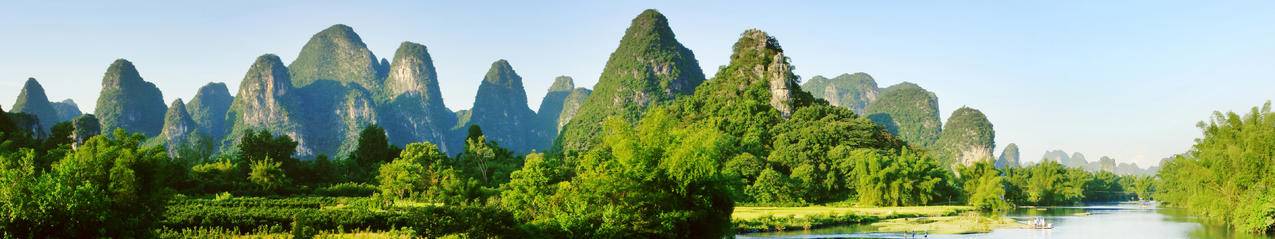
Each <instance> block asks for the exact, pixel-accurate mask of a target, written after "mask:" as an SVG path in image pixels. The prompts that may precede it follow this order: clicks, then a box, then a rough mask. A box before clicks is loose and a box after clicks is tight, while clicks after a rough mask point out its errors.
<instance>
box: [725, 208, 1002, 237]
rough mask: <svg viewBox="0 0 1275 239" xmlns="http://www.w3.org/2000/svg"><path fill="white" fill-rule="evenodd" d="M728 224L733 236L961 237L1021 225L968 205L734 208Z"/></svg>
mask: <svg viewBox="0 0 1275 239" xmlns="http://www.w3.org/2000/svg"><path fill="white" fill-rule="evenodd" d="M731 222H732V223H733V225H734V227H735V231H736V232H737V233H754V232H774V231H793V230H810V229H817V228H824V227H832V226H842V225H852V224H867V225H870V226H872V227H873V228H876V229H877V230H878V231H880V232H928V233H932V234H965V233H980V232H988V231H991V230H993V229H998V228H1013V227H1021V226H1022V224H1019V223H1017V222H1015V221H1013V220H1012V219H1008V218H991V217H985V216H982V215H979V214H978V213H976V212H974V208H972V207H968V206H916V207H833V206H807V207H735V211H734V213H733V214H732V215H731Z"/></svg>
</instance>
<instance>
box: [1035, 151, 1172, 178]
mask: <svg viewBox="0 0 1275 239" xmlns="http://www.w3.org/2000/svg"><path fill="white" fill-rule="evenodd" d="M1041 161H1042V162H1044V161H1051V162H1058V163H1059V164H1062V165H1063V166H1067V167H1069V168H1079V169H1084V170H1086V171H1090V172H1097V171H1108V172H1112V173H1115V174H1119V175H1144V176H1149V175H1155V173H1156V172H1158V171H1160V166H1159V165H1152V166H1150V167H1147V168H1142V167H1139V166H1138V164H1137V163H1116V160H1115V159H1114V158H1111V157H1107V156H1102V157H1100V158H1098V160H1097V161H1092V162H1090V161H1088V160H1086V159H1085V155H1084V154H1082V153H1080V152H1075V153H1072V154H1071V155H1067V152H1065V151H1062V150H1050V151H1045V155H1043V156H1041Z"/></svg>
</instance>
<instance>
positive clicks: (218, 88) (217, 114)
mask: <svg viewBox="0 0 1275 239" xmlns="http://www.w3.org/2000/svg"><path fill="white" fill-rule="evenodd" d="M233 101H234V97H233V96H231V95H230V91H229V90H227V89H226V84H225V83H208V84H207V85H204V86H202V87H199V91H198V92H197V93H195V98H191V99H190V102H187V103H186V112H188V113H189V114H190V119H191V121H194V122H195V126H197V127H199V131H200V132H202V133H203V134H204V135H207V136H208V137H210V139H211V142H221V141H222V139H224V138H225V137H226V134H229V133H230V125H228V124H227V121H226V112H228V111H230V104H231V103H232V102H233Z"/></svg>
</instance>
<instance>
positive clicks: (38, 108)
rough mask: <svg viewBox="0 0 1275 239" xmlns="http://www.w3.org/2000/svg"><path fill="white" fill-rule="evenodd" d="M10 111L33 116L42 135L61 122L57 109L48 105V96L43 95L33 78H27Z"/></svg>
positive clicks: (40, 87) (41, 89) (42, 89)
mask: <svg viewBox="0 0 1275 239" xmlns="http://www.w3.org/2000/svg"><path fill="white" fill-rule="evenodd" d="M10 109H11V112H15V113H25V114H28V115H31V116H35V117H36V119H37V120H38V121H39V123H40V127H39V128H37V130H39V131H40V132H41V133H42V134H48V133H49V129H50V128H52V127H53V125H54V124H57V123H58V122H62V117H61V116H60V115H58V111H57V109H54V107H53V104H50V103H49V96H48V95H45V93H44V87H43V86H40V82H38V81H36V80H35V78H27V82H26V84H24V85H23V86H22V92H21V93H18V100H17V102H15V103H14V104H13V108H10Z"/></svg>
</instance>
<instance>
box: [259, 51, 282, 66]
mask: <svg viewBox="0 0 1275 239" xmlns="http://www.w3.org/2000/svg"><path fill="white" fill-rule="evenodd" d="M275 63H278V64H279V65H283V60H280V59H279V56H277V55H275V54H270V53H266V54H263V55H261V56H258V57H257V62H256V63H253V64H271V65H273V64H275Z"/></svg>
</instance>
